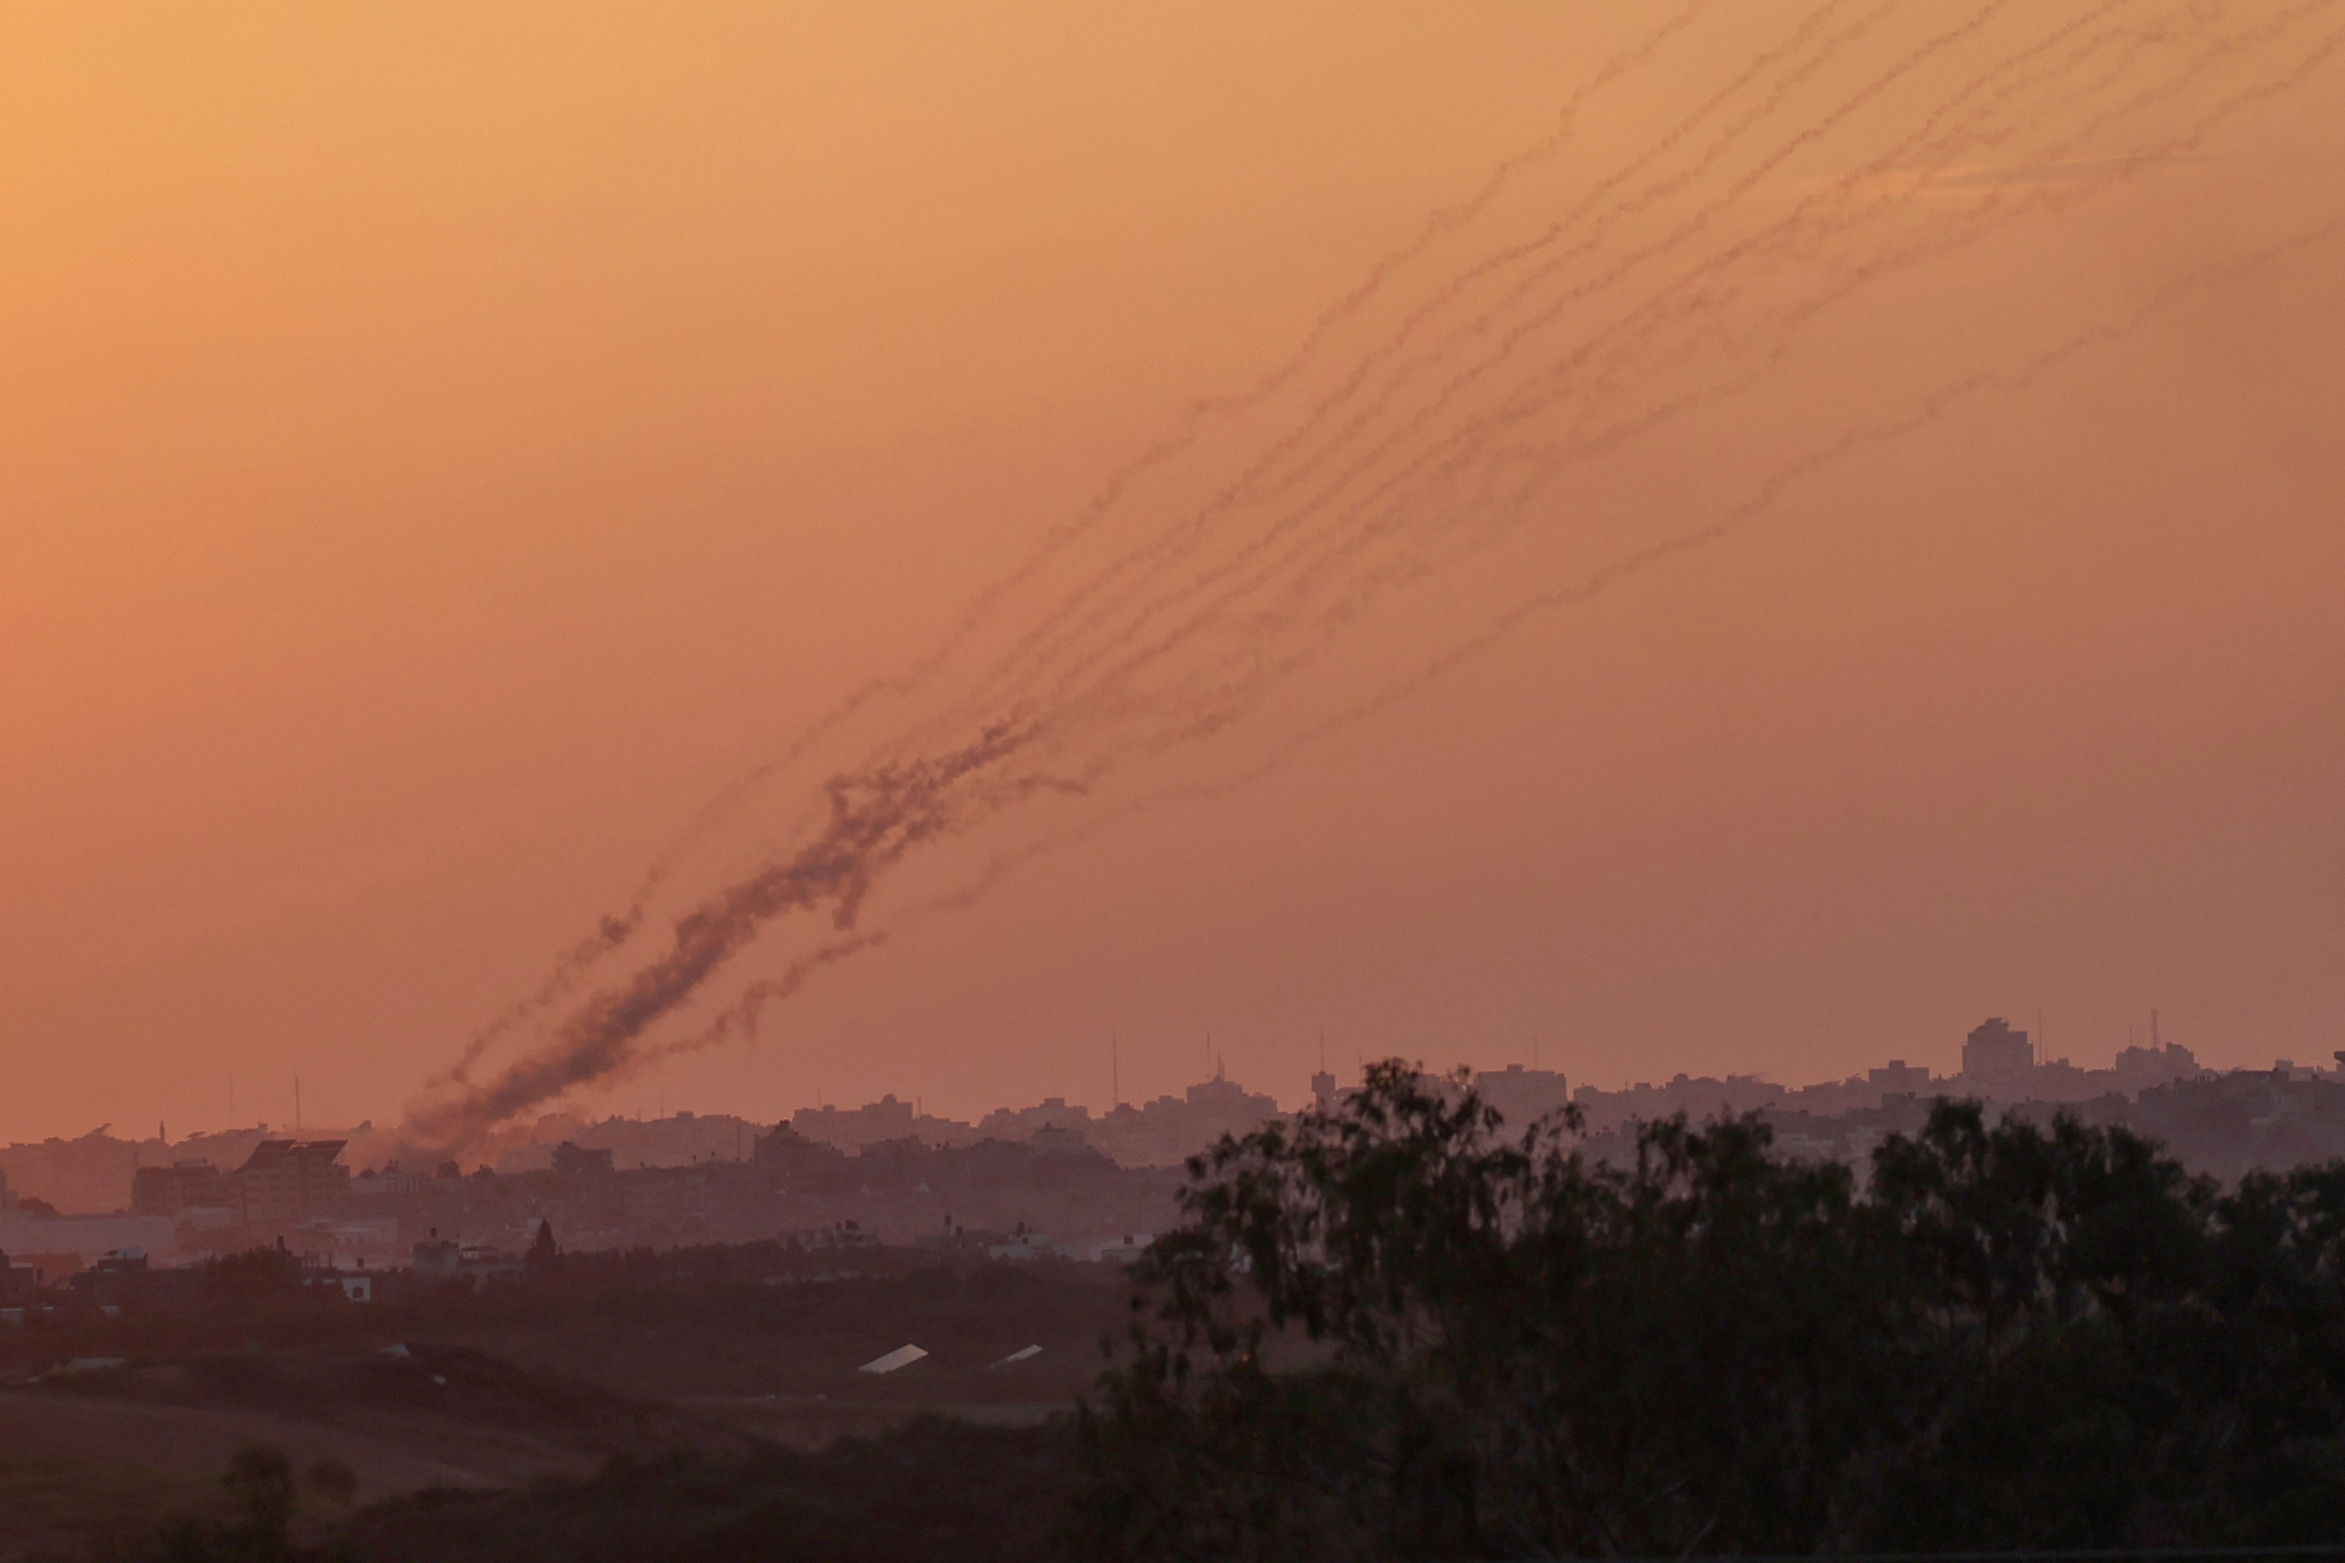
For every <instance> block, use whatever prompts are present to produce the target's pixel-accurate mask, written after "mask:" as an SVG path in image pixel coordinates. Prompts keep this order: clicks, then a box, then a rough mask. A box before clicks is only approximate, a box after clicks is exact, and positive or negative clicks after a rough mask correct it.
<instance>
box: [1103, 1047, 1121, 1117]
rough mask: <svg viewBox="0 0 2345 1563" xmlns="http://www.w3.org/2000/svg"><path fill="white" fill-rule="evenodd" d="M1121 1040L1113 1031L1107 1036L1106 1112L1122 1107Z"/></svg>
mask: <svg viewBox="0 0 2345 1563" xmlns="http://www.w3.org/2000/svg"><path fill="white" fill-rule="evenodd" d="M1122 1042H1123V1039H1122V1038H1121V1037H1119V1036H1118V1035H1117V1034H1116V1033H1115V1031H1114V1030H1112V1029H1110V1030H1109V1032H1108V1034H1107V1110H1108V1111H1109V1112H1114V1111H1115V1110H1116V1109H1117V1108H1119V1107H1121V1106H1123V1105H1124V1060H1123V1047H1122Z"/></svg>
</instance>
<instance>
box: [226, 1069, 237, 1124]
mask: <svg viewBox="0 0 2345 1563" xmlns="http://www.w3.org/2000/svg"><path fill="white" fill-rule="evenodd" d="M228 1127H229V1128H231V1129H233V1128H235V1127H236V1077H235V1076H234V1075H230V1076H229V1077H228Z"/></svg>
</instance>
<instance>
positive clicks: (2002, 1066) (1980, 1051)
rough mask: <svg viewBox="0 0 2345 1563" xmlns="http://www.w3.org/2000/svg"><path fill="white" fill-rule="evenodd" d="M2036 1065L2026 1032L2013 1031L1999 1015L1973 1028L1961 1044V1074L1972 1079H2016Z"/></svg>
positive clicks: (1979, 1080)
mask: <svg viewBox="0 0 2345 1563" xmlns="http://www.w3.org/2000/svg"><path fill="white" fill-rule="evenodd" d="M2035 1066H2036V1050H2035V1048H2034V1047H2032V1046H2031V1045H2029V1043H2028V1039H2027V1033H2026V1032H2024V1031H2014V1030H2012V1029H2011V1027H2010V1026H2008V1025H2006V1024H2005V1023H2004V1020H2003V1017H2002V1016H2000V1015H1997V1016H1995V1017H1994V1018H1992V1019H1990V1020H1987V1021H1985V1022H1983V1023H1981V1024H1980V1025H1979V1026H1977V1027H1976V1028H1974V1029H1973V1030H1972V1032H1971V1034H1970V1036H1969V1038H1968V1039H1967V1040H1966V1041H1964V1043H1963V1044H1962V1074H1963V1078H1964V1079H1966V1080H1970V1081H1974V1082H1981V1083H1986V1082H1995V1081H2002V1082H2015V1081H2023V1080H2025V1079H2026V1078H2027V1075H2028V1071H2030V1070H2031V1069H2033V1068H2035Z"/></svg>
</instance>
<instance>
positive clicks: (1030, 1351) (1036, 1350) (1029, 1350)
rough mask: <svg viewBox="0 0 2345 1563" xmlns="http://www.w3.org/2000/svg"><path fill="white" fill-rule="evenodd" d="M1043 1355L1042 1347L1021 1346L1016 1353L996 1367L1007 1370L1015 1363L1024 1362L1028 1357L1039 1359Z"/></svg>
mask: <svg viewBox="0 0 2345 1563" xmlns="http://www.w3.org/2000/svg"><path fill="white" fill-rule="evenodd" d="M1041 1355H1042V1348H1041V1347H1040V1346H1021V1347H1019V1348H1018V1349H1017V1350H1016V1351H1013V1352H1011V1353H1010V1354H1009V1355H1008V1356H1006V1357H1004V1358H1002V1359H1001V1361H999V1362H997V1363H995V1364H994V1366H995V1367H997V1368H1006V1367H1008V1366H1009V1365H1010V1364H1011V1363H1013V1362H1024V1361H1025V1360H1026V1359H1027V1358H1028V1357H1039V1356H1041Z"/></svg>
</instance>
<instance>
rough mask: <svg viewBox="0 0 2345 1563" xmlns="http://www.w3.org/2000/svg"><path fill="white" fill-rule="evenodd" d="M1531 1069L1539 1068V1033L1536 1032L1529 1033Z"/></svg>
mask: <svg viewBox="0 0 2345 1563" xmlns="http://www.w3.org/2000/svg"><path fill="white" fill-rule="evenodd" d="M1531 1067H1532V1068H1533V1069H1536V1068H1538V1067H1539V1033H1538V1032H1536V1031H1534V1032H1532V1033H1531Z"/></svg>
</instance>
